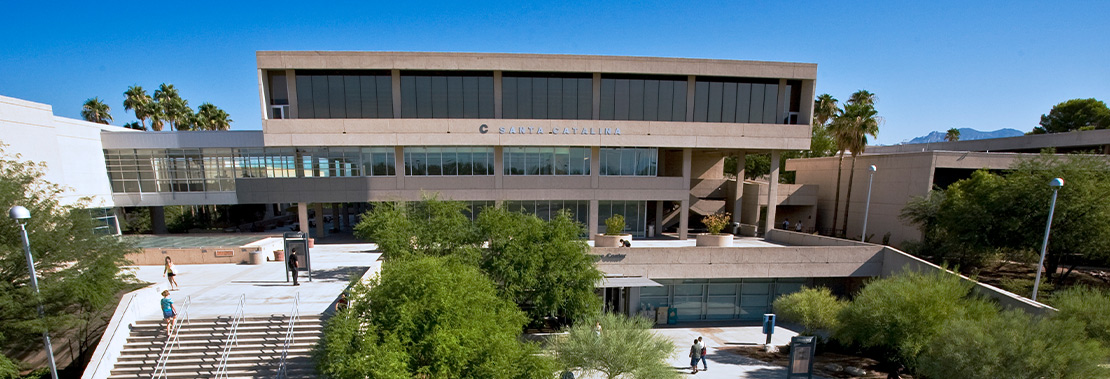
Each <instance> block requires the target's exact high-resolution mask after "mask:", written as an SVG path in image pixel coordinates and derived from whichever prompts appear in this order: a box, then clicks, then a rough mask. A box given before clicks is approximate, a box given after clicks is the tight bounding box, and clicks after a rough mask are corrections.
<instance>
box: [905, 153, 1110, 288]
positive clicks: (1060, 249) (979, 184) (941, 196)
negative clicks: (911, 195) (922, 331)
mask: <svg viewBox="0 0 1110 379" xmlns="http://www.w3.org/2000/svg"><path fill="white" fill-rule="evenodd" d="M1053 178H1063V179H1064V181H1065V185H1064V186H1063V187H1061V188H1060V190H1059V195H1058V199H1057V201H1056V213H1055V216H1054V218H1053V225H1052V234H1051V236H1050V239H1049V245H1048V254H1047V258H1046V268H1047V269H1048V270H1047V272H1048V273H1049V275H1051V273H1053V272H1055V271H1056V268H1057V267H1059V265H1060V264H1061V263H1062V262H1065V261H1068V262H1069V263H1071V264H1072V265H1075V264H1079V263H1086V262H1105V261H1106V260H1107V258H1110V202H1108V201H1106V199H1108V198H1110V161H1107V160H1106V159H1104V157H1101V156H1093V155H1080V154H1075V155H1067V156H1060V155H1053V154H1042V155H1040V156H1037V157H1035V158H1032V159H1023V160H1019V161H1017V162H1016V163H1015V164H1014V165H1013V167H1011V168H1010V170H1008V171H1006V172H1004V173H1001V174H996V173H992V172H990V171H986V170H980V171H977V172H975V173H973V174H972V176H971V177H970V178H968V179H964V180H961V181H958V182H956V183H954V184H952V185H951V186H949V187H948V189H945V190H934V191H932V193H931V194H930V195H929V197H927V198H917V199H914V200H911V201H910V202H909V203H908V204H907V205H906V207H905V208H904V209H903V211H902V218H903V219H905V220H907V221H909V222H911V223H914V224H916V225H918V226H919V227H921V229H922V232H923V240H922V243H920V244H918V245H917V246H915V247H914V248H913V249H911V250H912V251H913V252H914V253H916V254H920V255H923V256H925V257H927V258H930V259H933V260H935V261H949V262H951V263H953V264H959V265H960V267H961V268H963V269H972V268H975V267H978V266H981V265H982V264H984V263H987V262H988V261H989V260H990V259H991V258H992V255H993V254H997V253H999V252H1007V251H1009V252H1014V251H1016V252H1027V253H1032V252H1037V251H1039V250H1040V247H1041V243H1042V240H1043V238H1044V227H1045V222H1046V221H1047V219H1048V211H1049V206H1050V204H1049V202H1050V199H1051V197H1052V189H1051V188H1050V187H1049V186H1048V183H1049V181H1051V180H1052V179H1053Z"/></svg>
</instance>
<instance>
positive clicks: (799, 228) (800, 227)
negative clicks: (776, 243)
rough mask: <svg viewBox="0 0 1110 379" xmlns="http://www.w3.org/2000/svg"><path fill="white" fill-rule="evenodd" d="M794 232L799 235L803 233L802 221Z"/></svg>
mask: <svg viewBox="0 0 1110 379" xmlns="http://www.w3.org/2000/svg"><path fill="white" fill-rule="evenodd" d="M794 231H795V232H798V233H801V232H802V222H801V221H798V224H797V225H796V226H795V227H794Z"/></svg>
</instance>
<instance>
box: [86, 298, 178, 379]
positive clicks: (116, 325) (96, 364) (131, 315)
mask: <svg viewBox="0 0 1110 379" xmlns="http://www.w3.org/2000/svg"><path fill="white" fill-rule="evenodd" d="M161 297H162V296H161V295H160V294H158V290H157V289H156V288H154V286H148V287H145V288H141V289H138V290H135V291H131V292H130V293H128V294H126V295H124V296H123V298H121V299H120V302H119V305H118V306H117V307H116V311H115V313H113V314H112V319H111V321H109V322H108V327H106V328H105V329H104V336H103V337H101V338H100V343H98V344H97V345H96V350H94V351H93V355H92V357H91V358H90V359H89V365H88V366H87V367H85V372H84V373H83V374H82V375H81V379H103V378H107V377H108V376H109V375H110V374H111V371H112V368H113V367H115V365H116V362H117V360H118V359H119V353H120V352H121V351H123V345H124V344H126V343H127V338H128V337H129V336H130V335H131V326H132V325H133V324H134V323H135V321H138V320H141V319H144V318H146V319H149V318H150V317H147V316H150V315H151V314H152V313H155V311H156V310H157V309H158V307H155V306H152V304H158V299H159V298H161Z"/></svg>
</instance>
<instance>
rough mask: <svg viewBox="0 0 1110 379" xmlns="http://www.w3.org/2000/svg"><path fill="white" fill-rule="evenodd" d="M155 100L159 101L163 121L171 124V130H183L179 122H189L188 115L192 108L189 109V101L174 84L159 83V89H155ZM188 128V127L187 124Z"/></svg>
mask: <svg viewBox="0 0 1110 379" xmlns="http://www.w3.org/2000/svg"><path fill="white" fill-rule="evenodd" d="M154 100H155V101H157V102H158V105H159V108H160V111H161V116H162V117H161V119H162V121H164V122H165V123H167V124H169V126H170V130H174V129H177V130H181V129H182V128H181V127H179V126H178V124H179V123H181V122H185V123H188V122H189V118H188V117H189V116H190V115H191V113H192V110H191V109H189V101H188V100H185V99H182V98H181V95H180V94H179V93H178V92H177V88H174V86H173V84H166V83H162V84H161V85H159V86H158V89H157V90H155V91H154ZM186 129H188V127H187V125H186Z"/></svg>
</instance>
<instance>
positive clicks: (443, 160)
mask: <svg viewBox="0 0 1110 379" xmlns="http://www.w3.org/2000/svg"><path fill="white" fill-rule="evenodd" d="M492 156H493V148H491V147H453V146H444V147H420V146H414V147H406V148H405V175H410V176H424V175H445V176H454V175H493V170H492V169H490V168H489V167H490V166H492V161H489V158H490V157H492Z"/></svg>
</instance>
